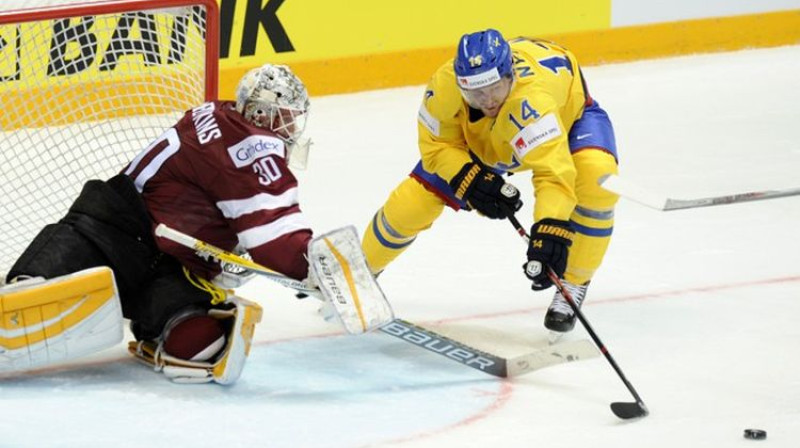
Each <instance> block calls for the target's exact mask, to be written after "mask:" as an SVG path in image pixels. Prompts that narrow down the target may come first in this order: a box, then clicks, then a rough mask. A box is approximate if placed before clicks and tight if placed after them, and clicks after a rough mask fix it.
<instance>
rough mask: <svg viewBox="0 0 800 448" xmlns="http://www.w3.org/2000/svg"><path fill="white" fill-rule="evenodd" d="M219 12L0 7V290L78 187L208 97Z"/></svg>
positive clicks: (141, 4)
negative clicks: (29, 247) (41, 230)
mask: <svg viewBox="0 0 800 448" xmlns="http://www.w3.org/2000/svg"><path fill="white" fill-rule="evenodd" d="M33 1H36V0H33ZM29 4H30V3H29ZM218 17H219V13H218V8H217V5H216V2H215V0H117V1H103V2H85V3H70V4H64V5H62V6H47V7H41V8H36V9H22V10H15V11H0V107H2V112H0V236H1V237H2V242H0V284H2V277H4V276H5V273H6V272H7V271H8V269H9V268H10V267H11V265H12V264H13V262H14V261H15V260H16V258H17V257H19V255H20V254H21V253H22V251H23V250H24V249H25V247H26V246H27V244H28V243H29V242H30V241H31V239H32V238H33V237H34V236H35V235H36V233H37V232H38V231H39V230H40V229H41V228H42V227H44V226H45V225H46V224H49V223H52V222H55V221H57V220H58V219H60V218H61V217H62V216H63V215H64V214H65V213H66V211H67V208H68V207H69V205H70V204H71V203H72V201H73V200H74V199H75V197H76V196H77V194H78V192H79V191H80V189H81V187H82V185H83V183H84V182H85V181H87V180H89V179H106V178H109V177H111V176H113V175H114V174H116V173H118V172H119V171H120V170H121V169H122V168H123V167H124V166H125V164H126V163H127V162H128V161H129V160H130V159H131V158H132V157H133V156H134V155H135V154H136V153H138V152H139V151H140V150H141V149H143V148H144V147H146V146H147V145H148V144H149V143H150V142H151V141H152V140H153V139H154V138H155V137H157V136H159V135H160V134H161V133H162V132H163V131H164V130H165V129H166V128H168V127H170V126H172V125H173V124H174V123H175V121H176V120H177V119H178V118H179V117H180V116H181V115H182V114H183V112H184V111H186V110H187V109H190V108H192V107H194V106H196V105H198V104H200V103H202V102H204V101H206V100H210V99H215V98H216V95H217V92H216V86H217V64H218V50H217V45H218V25H217V23H218Z"/></svg>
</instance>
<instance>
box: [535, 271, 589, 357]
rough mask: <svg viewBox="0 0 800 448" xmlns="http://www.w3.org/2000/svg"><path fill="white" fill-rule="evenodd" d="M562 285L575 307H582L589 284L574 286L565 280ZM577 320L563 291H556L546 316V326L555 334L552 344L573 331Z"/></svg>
mask: <svg viewBox="0 0 800 448" xmlns="http://www.w3.org/2000/svg"><path fill="white" fill-rule="evenodd" d="M562 283H563V284H564V288H566V290H567V291H569V293H570V295H571V296H572V299H573V300H574V301H575V305H577V306H578V307H580V306H581V304H582V303H583V301H584V300H585V299H586V290H587V289H588V288H589V282H586V283H584V284H583V285H573V284H572V283H570V282H568V281H566V280H564V281H563V282H562ZM575 319H576V316H575V313H574V312H573V311H572V308H571V307H570V306H569V303H567V300H566V299H565V298H564V296H563V295H562V294H561V291H558V290H556V293H555V296H553V301H552V302H551V303H550V307H548V308H547V314H545V316H544V326H545V327H546V328H547V329H548V330H550V331H552V332H554V333H555V334H551V342H552V341H553V339H555V340H557V339H558V338H559V337H560V336H561V335H562V334H563V333H567V332H569V331H571V330H572V329H573V328H574V327H575Z"/></svg>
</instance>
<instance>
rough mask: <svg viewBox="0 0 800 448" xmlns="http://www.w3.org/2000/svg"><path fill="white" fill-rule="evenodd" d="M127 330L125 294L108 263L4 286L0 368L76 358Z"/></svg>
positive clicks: (108, 343) (115, 339) (0, 309)
mask: <svg viewBox="0 0 800 448" xmlns="http://www.w3.org/2000/svg"><path fill="white" fill-rule="evenodd" d="M122 335H123V321H122V309H121V306H120V301H119V294H118V293H117V287H116V283H115V281H114V274H113V272H112V271H111V269H109V268H107V267H100V268H92V269H86V270H83V271H80V272H77V273H74V274H69V275H64V276H60V277H56V278H53V279H50V280H44V279H41V278H35V279H29V280H24V281H22V282H19V283H11V284H8V285H6V286H4V287H3V288H0V372H2V371H18V370H24V369H29V368H34V367H42V366H47V365H50V364H54V363H57V362H61V361H67V360H72V359H75V358H78V357H80V356H84V355H87V354H90V353H94V352H97V351H100V350H102V349H105V348H107V347H111V346H113V345H115V344H117V343H119V342H120V341H121V340H122Z"/></svg>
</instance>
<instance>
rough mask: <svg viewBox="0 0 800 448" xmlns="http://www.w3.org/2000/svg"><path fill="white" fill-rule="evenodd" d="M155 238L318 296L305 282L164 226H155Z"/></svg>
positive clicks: (316, 291)
mask: <svg viewBox="0 0 800 448" xmlns="http://www.w3.org/2000/svg"><path fill="white" fill-rule="evenodd" d="M155 234H156V236H160V237H162V238H166V239H168V240H172V241H175V242H176V243H178V244H181V245H183V246H186V247H188V248H190V249H194V250H195V251H196V252H197V255H198V256H199V257H201V258H213V259H215V260H217V261H219V262H223V261H224V262H225V263H230V264H232V265H236V266H239V267H241V268H244V269H249V270H251V271H254V272H257V273H259V274H260V275H262V276H264V277H266V278H268V279H270V280H272V281H274V282H277V283H279V284H281V285H283V286H286V287H288V288H292V289H294V290H297V291H300V292H302V293H304V294H319V290H318V289H316V288H312V287H310V286H308V285H307V284H306V283H305V282H302V281H300V280H295V279H293V278H289V277H287V276H285V275H283V274H281V273H280V272H276V271H273V270H272V269H269V268H268V267H266V266H263V265H261V264H258V263H256V262H254V261H252V260H248V259H247V258H244V257H242V256H240V255H236V254H234V253H232V252H228V251H226V250H223V249H220V248H219V247H216V246H212V245H211V244H208V243H206V242H205V241H200V240H198V239H197V238H195V237H193V236H189V235H187V234H185V233H183V232H180V231H177V230H175V229H173V228H170V227H167V226H166V225H164V224H159V225H158V226H156V231H155Z"/></svg>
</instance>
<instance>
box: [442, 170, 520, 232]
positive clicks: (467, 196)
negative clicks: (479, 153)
mask: <svg viewBox="0 0 800 448" xmlns="http://www.w3.org/2000/svg"><path fill="white" fill-rule="evenodd" d="M450 188H452V189H453V193H454V194H455V196H456V198H458V199H460V200H462V201H465V202H466V203H467V204H468V205H469V206H470V207H472V208H474V209H475V210H477V211H478V212H479V213H480V214H482V215H484V216H486V217H488V218H491V219H505V218H507V217H508V215H509V212H515V211H517V210H519V209H520V208H521V207H522V201H521V200H520V199H519V190H517V187H515V186H513V185H511V184H509V183H506V182H505V181H504V180H503V177H502V176H501V175H499V174H497V173H495V172H493V171H492V170H490V169H488V168H486V167H484V166H481V165H480V164H478V163H475V162H470V163H467V164H466V165H464V167H463V168H461V171H459V172H458V174H456V175H455V176H454V177H453V180H451V181H450Z"/></svg>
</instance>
